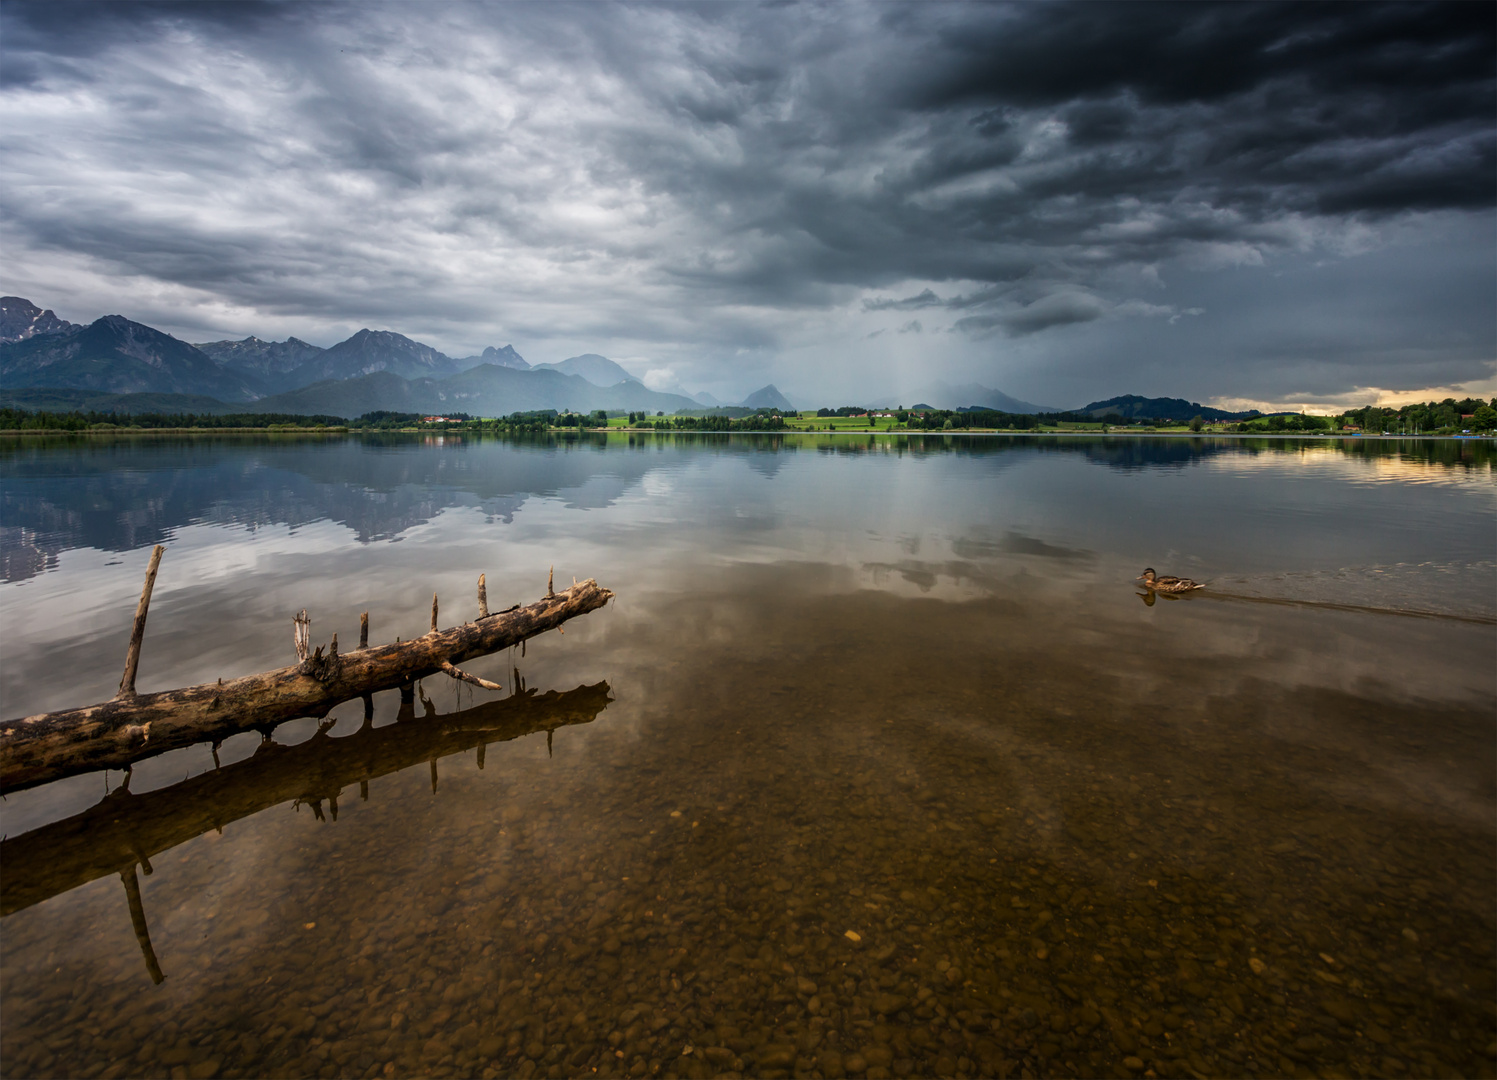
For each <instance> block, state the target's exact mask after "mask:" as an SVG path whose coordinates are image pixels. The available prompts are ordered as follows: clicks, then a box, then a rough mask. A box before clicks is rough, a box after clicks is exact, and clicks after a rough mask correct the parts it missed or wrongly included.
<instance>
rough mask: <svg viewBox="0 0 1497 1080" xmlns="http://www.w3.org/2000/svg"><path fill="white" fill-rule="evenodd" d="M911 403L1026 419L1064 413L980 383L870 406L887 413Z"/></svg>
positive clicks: (929, 389) (930, 389)
mask: <svg viewBox="0 0 1497 1080" xmlns="http://www.w3.org/2000/svg"><path fill="white" fill-rule="evenodd" d="M911 401H919V402H929V403H930V406H934V407H935V408H937V409H961V408H967V407H970V406H973V405H978V406H981V407H982V408H984V409H997V410H998V411H1000V412H1007V413H1024V414H1026V415H1033V414H1035V413H1044V412H1060V411H1061V410H1060V409H1057V408H1054V407H1052V406H1050V405H1036V404H1034V403H1033V402H1030V401H1024V400H1022V399H1020V398H1016V397H1009V395H1007V394H1005V393H1004V392H1003V391H1002V390H994V389H993V388H992V387H990V386H983V385H982V384H981V383H957V384H955V385H953V384H951V383H944V382H938V383H932V384H931V385H929V386H926V387H925V388H923V389H920V390H913V391H910V392H908V393H905V394H902V395H900V396H899V397H886V398H879V399H878V400H877V401H871V402H869V403H868V404H869V405H871V406H873V407H874V408H877V409H888V408H893V407H894V406H895V405H903V404H906V403H907V402H911ZM930 406H927V407H930Z"/></svg>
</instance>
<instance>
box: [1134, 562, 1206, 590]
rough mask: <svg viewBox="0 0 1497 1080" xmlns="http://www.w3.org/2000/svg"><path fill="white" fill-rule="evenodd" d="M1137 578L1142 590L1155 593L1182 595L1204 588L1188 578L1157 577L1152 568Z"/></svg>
mask: <svg viewBox="0 0 1497 1080" xmlns="http://www.w3.org/2000/svg"><path fill="white" fill-rule="evenodd" d="M1139 577H1140V578H1141V579H1142V580H1143V583H1144V588H1146V589H1152V590H1154V591H1155V592H1162V593H1182V592H1190V591H1191V590H1192V589H1204V588H1205V587H1206V586H1204V585H1202V584H1200V583H1199V582H1195V581H1191V580H1190V578H1188V577H1169V576H1165V577H1158V576H1156V575H1155V573H1154V568H1153V567H1152V566H1150V567H1148V568H1147V569H1145V570H1144V572H1143V573H1142V574H1140V575H1139Z"/></svg>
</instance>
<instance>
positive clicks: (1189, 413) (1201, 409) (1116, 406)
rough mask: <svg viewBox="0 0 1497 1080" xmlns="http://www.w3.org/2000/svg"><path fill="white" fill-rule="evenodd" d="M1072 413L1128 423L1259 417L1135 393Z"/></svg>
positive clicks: (1182, 399) (1094, 402)
mask: <svg viewBox="0 0 1497 1080" xmlns="http://www.w3.org/2000/svg"><path fill="white" fill-rule="evenodd" d="M1073 411H1075V412H1084V413H1090V414H1091V415H1092V416H1098V417H1100V416H1108V415H1112V414H1116V415H1118V416H1121V417H1124V418H1126V419H1128V420H1136V419H1140V418H1146V419H1153V420H1180V421H1189V420H1193V419H1194V418H1196V417H1197V416H1199V417H1201V419H1203V420H1250V419H1252V418H1253V417H1255V416H1262V415H1263V414H1262V413H1260V412H1259V411H1258V410H1257V409H1249V410H1247V411H1246V412H1228V411H1226V410H1225V409H1213V408H1211V407H1210V406H1207V405H1202V404H1200V403H1199V402H1194V401H1186V400H1185V399H1184V398H1165V397H1157V398H1146V397H1139V396H1138V395H1137V394H1123V395H1121V396H1120V397H1112V398H1108V399H1107V400H1106V401H1093V402H1092V403H1091V404H1090V405H1085V406H1083V407H1081V408H1080V409H1076V410H1073Z"/></svg>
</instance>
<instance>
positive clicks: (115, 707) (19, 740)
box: [0, 580, 613, 791]
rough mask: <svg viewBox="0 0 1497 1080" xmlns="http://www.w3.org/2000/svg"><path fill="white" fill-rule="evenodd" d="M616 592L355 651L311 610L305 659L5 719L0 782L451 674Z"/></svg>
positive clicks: (199, 738) (301, 653)
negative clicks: (319, 643) (318, 632)
mask: <svg viewBox="0 0 1497 1080" xmlns="http://www.w3.org/2000/svg"><path fill="white" fill-rule="evenodd" d="M548 591H549V590H548ZM612 598H613V593H612V592H610V591H609V590H608V589H605V588H603V587H602V586H600V585H599V584H598V583H597V582H596V581H593V580H588V581H584V582H581V583H579V584H577V585H574V586H572V587H571V588H570V589H566V590H565V591H563V592H560V593H554V592H553V593H550V595H547V596H546V597H545V598H544V599H541V600H538V601H536V602H535V603H533V604H530V605H528V606H525V607H519V606H516V607H515V608H513V609H511V610H510V611H505V612H499V613H496V614H493V615H489V616H488V617H486V618H481V619H479V620H478V621H477V622H472V623H466V624H464V625H462V626H455V627H453V628H451V629H450V630H442V631H437V630H433V631H432V632H431V633H428V634H426V635H424V636H422V637H419V638H416V639H415V640H413V641H399V640H397V641H396V642H395V643H394V644H392V645H378V646H375V647H373V648H361V649H360V650H359V651H358V652H354V653H350V654H348V655H346V656H343V655H340V654H339V653H338V651H337V643H336V640H335V641H334V642H333V644H332V645H330V647H329V649H328V651H327V653H326V654H324V653H323V650H322V648H321V647H318V648H317V649H315V650H313V649H311V647H310V646H311V620H310V618H308V617H307V615H306V613H305V612H302V613H300V614H298V616H297V618H296V621H295V641H296V651H297V663H296V664H294V665H292V666H291V667H286V668H280V669H278V670H275V671H266V672H261V673H259V674H257V675H246V676H244V677H243V678H239V679H231V680H229V681H227V682H218V683H205V684H202V685H200V686H188V687H183V688H181V689H178V690H164V691H161V692H159V693H152V694H136V695H131V696H128V697H126V696H121V697H116V698H113V699H111V700H109V701H106V702H103V703H101V704H98V705H89V706H85V707H83V708H79V709H65V710H62V711H60V712H53V713H41V714H38V715H36V716H27V717H23V718H20V719H16V720H7V721H4V722H0V790H4V791H17V790H20V789H22V788H28V787H34V786H36V785H37V784H44V783H48V782H50V781H52V780H58V779H61V778H63V777H67V776H76V775H78V774H80V773H85V772H91V771H94V770H97V769H118V768H124V767H125V766H127V765H129V764H130V763H131V762H134V761H138V760H140V759H141V758H145V757H151V756H154V755H156V754H161V753H165V752H166V751H168V750H174V749H177V748H178V747H182V746H190V745H192V744H193V743H196V742H204V741H209V740H215V739H217V740H222V739H226V738H227V737H228V736H230V735H233V734H236V733H238V732H240V731H250V730H256V729H260V730H266V729H269V728H272V727H274V726H275V725H276V724H279V723H281V722H282V721H285V720H292V719H295V718H297V717H301V716H315V717H319V718H320V717H323V716H326V715H327V714H328V712H329V711H331V710H332V708H333V707H334V706H335V705H338V704H340V703H341V702H344V701H348V700H350V699H352V698H356V697H361V696H363V695H365V694H373V693H377V692H379V691H381V690H393V689H396V688H398V687H403V686H408V685H410V684H411V683H412V682H413V681H415V680H417V679H421V678H424V677H426V676H428V675H434V674H436V673H437V672H439V671H442V672H445V673H447V674H451V672H447V671H446V669H447V667H449V666H450V667H453V668H454V669H456V670H459V671H460V670H461V669H458V668H457V665H458V664H460V663H461V662H462V661H464V660H468V659H472V658H474V657H478V656H486V655H488V654H489V653H494V652H499V651H500V650H502V649H507V648H509V647H510V646H512V645H520V644H523V643H524V642H525V641H526V640H527V639H529V638H532V637H534V636H536V635H537V634H542V633H545V632H546V631H547V630H553V629H558V628H560V626H561V624H562V623H564V622H566V621H567V620H568V619H573V618H576V617H577V616H578V615H585V614H587V613H588V612H590V611H596V610H597V609H598V608H600V607H603V606H604V605H605V604H606V603H608V601H609V600H610V599H612ZM136 651H137V652H138V650H136ZM467 674H468V673H467V672H462V673H461V674H460V675H457V676H454V677H456V678H462V677H463V676H464V675H467ZM475 680H476V676H475V677H472V678H468V679H464V681H467V682H474V685H478V686H483V687H484V688H485V689H492V688H495V687H497V686H498V684H496V683H489V682H487V680H477V681H475Z"/></svg>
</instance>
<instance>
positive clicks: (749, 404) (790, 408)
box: [743, 383, 795, 413]
mask: <svg viewBox="0 0 1497 1080" xmlns="http://www.w3.org/2000/svg"><path fill="white" fill-rule="evenodd" d="M743 407H744V408H745V409H779V410H780V411H781V412H785V413H789V412H794V411H795V406H794V405H792V404H790V402H789V401H788V400H786V398H785V395H784V394H782V393H780V391H779V390H778V389H777V388H776V387H775V384H774V383H770V384H769V385H768V386H765V387H762V388H760V389H758V390H755V391H754V392H753V393H752V394H750V395H749V396H748V397H746V398H744V399H743Z"/></svg>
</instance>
